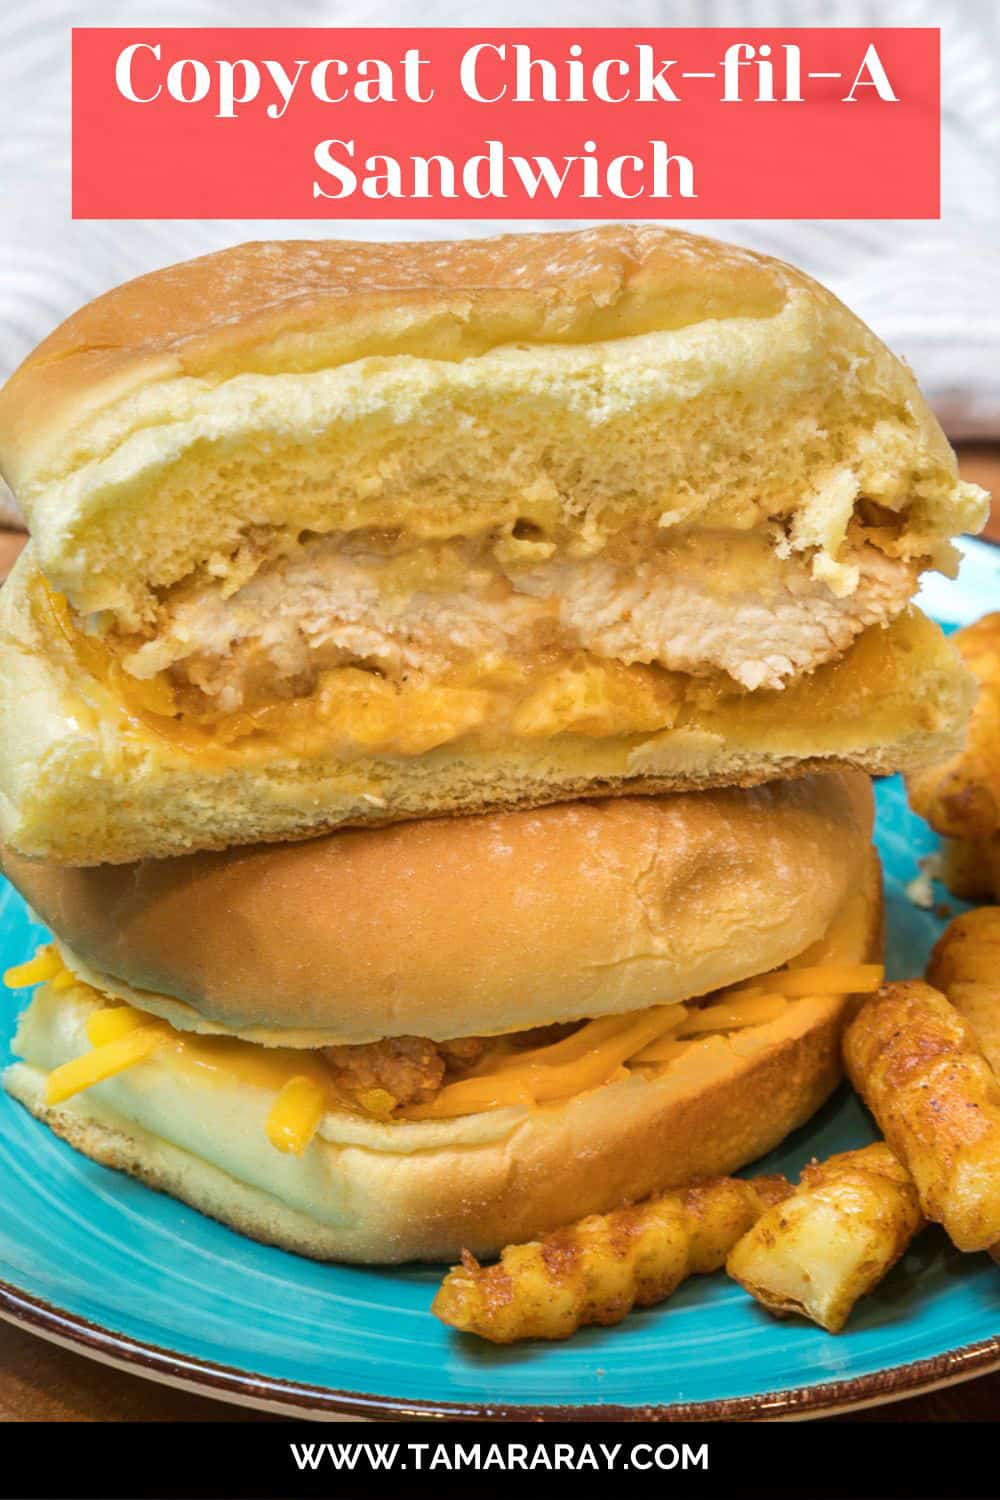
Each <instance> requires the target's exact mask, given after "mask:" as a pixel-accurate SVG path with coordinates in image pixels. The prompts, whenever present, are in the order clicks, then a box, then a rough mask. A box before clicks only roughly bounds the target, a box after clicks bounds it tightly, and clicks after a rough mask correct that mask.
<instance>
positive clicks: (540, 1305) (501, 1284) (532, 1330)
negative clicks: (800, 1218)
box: [432, 1177, 791, 1344]
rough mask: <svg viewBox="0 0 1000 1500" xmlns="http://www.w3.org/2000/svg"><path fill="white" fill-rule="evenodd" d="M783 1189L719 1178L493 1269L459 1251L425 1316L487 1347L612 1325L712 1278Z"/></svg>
mask: <svg viewBox="0 0 1000 1500" xmlns="http://www.w3.org/2000/svg"><path fill="white" fill-rule="evenodd" d="M789 1192H791V1188H790V1186H789V1184H788V1182H787V1181H786V1180H785V1178H784V1177H756V1178H754V1179H753V1180H752V1181H749V1182H746V1181H743V1180H742V1179H741V1178H737V1177H717V1178H714V1179H712V1180H711V1181H709V1182H695V1183H692V1184H691V1185H690V1187H688V1188H685V1189H683V1190H682V1191H680V1192H676V1193H666V1194H664V1195H663V1196H662V1197H659V1198H651V1199H649V1200H647V1201H646V1202H644V1203H637V1204H635V1205H634V1206H631V1207H629V1208H620V1209H616V1210H615V1212H613V1213H609V1214H592V1215H591V1216H590V1217H589V1218H587V1219H581V1220H580V1222H579V1223H577V1224H571V1225H569V1227H568V1228H566V1229H558V1230H556V1231H555V1232H554V1233H553V1234H548V1235H546V1236H545V1238H544V1239H543V1240H536V1241H533V1242H532V1243H530V1244H527V1245H508V1246H507V1248H506V1250H504V1252H503V1255H502V1256H501V1258H500V1260H499V1262H498V1263H497V1264H496V1265H493V1266H481V1265H480V1264H479V1262H478V1261H477V1260H476V1259H475V1257H474V1256H472V1255H469V1254H468V1253H467V1252H466V1253H465V1254H463V1256H462V1264H461V1265H460V1266H454V1267H453V1268H452V1270H450V1271H449V1272H448V1274H447V1276H446V1277H445V1279H444V1281H443V1283H442V1285H441V1287H440V1289H439V1291H438V1294H437V1296H436V1297H435V1298H434V1303H433V1307H432V1311H433V1312H434V1313H435V1314H436V1315H437V1317H439V1318H440V1319H441V1321H442V1322H443V1323H449V1324H450V1325H451V1326H452V1327H453V1328H457V1329H459V1330H460V1331H461V1332H463V1333H475V1334H478V1336H479V1337H480V1338H483V1339H489V1340H490V1342H491V1343H494V1344H512V1343H514V1342H515V1341H516V1340H518V1339H565V1338H569V1336H570V1334H572V1333H575V1332H576V1330H577V1329H578V1328H582V1327H583V1326H584V1324H587V1323H605V1324H607V1323H619V1322H621V1320H622V1318H624V1317H625V1315H626V1313H628V1312H629V1311H630V1310H631V1309H632V1308H633V1307H636V1306H638V1307H648V1306H650V1305H651V1304H652V1303H654V1302H662V1301H663V1300H664V1299H665V1298H667V1297H669V1296H670V1294H671V1293H672V1292H673V1291H675V1290H676V1288H677V1287H678V1286H679V1285H680V1283H681V1282H682V1281H683V1280H684V1279H685V1277H687V1276H690V1275H692V1274H693V1273H694V1272H705V1271H717V1270H718V1269H719V1268H720V1267H721V1266H722V1265H724V1264H725V1260H726V1256H727V1254H728V1253H729V1251H730V1249H731V1248H732V1246H733V1245H734V1244H735V1243H736V1241H737V1240H738V1239H739V1238H740V1237H741V1236H742V1235H743V1234H745V1233H746V1231H747V1230H748V1229H749V1228H750V1226H751V1224H753V1223H754V1221H755V1220H756V1219H757V1218H758V1217H759V1216H760V1214H762V1213H763V1212H764V1211H765V1210H766V1209H768V1208H770V1207H771V1205H772V1204H774V1203H776V1202H778V1201H779V1200H780V1199H781V1198H783V1197H785V1196H786V1195H787V1194H788V1193H789Z"/></svg>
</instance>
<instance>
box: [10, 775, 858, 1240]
mask: <svg viewBox="0 0 1000 1500" xmlns="http://www.w3.org/2000/svg"><path fill="white" fill-rule="evenodd" d="M871 829H872V797H871V790H870V785H869V782H868V780H867V778H866V777H865V776H863V775H860V774H858V773H857V772H834V773H830V774H827V775H805V776H802V777H800V778H796V779H792V780H784V781H779V782H773V783H770V784H767V785H763V786H759V787H755V788H750V789H746V790H718V791H707V792H700V793H687V794H678V795H675V796H669V797H648V798H647V797H639V798H623V799H614V800H594V801H579V802H576V803H572V804H567V805H562V806H550V807H545V808H542V809H538V810H522V811H518V812H509V813H494V814H487V815H482V816H478V817H467V818H461V819H437V820H426V821H422V822H411V823H400V824H397V825H393V826H390V827H385V828H381V829H370V830H359V831H342V832H338V833H334V834H330V835H326V836H325V837H323V838H320V839H315V840H310V841H304V842H299V843H290V844H284V845H273V846H256V847H252V848H246V849H234V850H231V851H228V852H225V853H198V854H194V855H187V856H183V857H180V858H176V859H168V860H150V861H146V862H143V863H140V864H136V865H131V866H128V865H103V866H100V867H90V868H76V869H73V868H68V867H60V866H56V865H53V864H45V863H42V862H38V861H32V860H26V859H23V858H21V857H20V856H18V855H16V854H14V853H13V852H11V851H9V850H8V851H7V853H6V855H5V858H4V869H5V872H6V874H7V875H8V876H9V878H10V879H11V880H12V881H13V882H14V883H15V884H16V885H17V887H18V888H19V889H20V891H21V892H22V894H23V895H24V897H25V898H26V899H27V901H28V902H29V903H30V904H31V906H32V907H33V908H34V909H35V911H36V912H37V913H38V914H39V916H40V917H41V918H42V920H43V921H44V922H45V923H46V924H47V925H48V926H49V928H50V929H51V931H52V933H53V935H54V943H53V945H52V946H50V947H48V948H45V949H43V950H42V951H41V952H40V954H39V956H38V957H37V958H36V959H35V960H33V961H32V962H30V963H28V964H27V965H26V966H24V967H22V968H20V969H18V970H15V971H12V972H11V973H10V974H9V975H8V976H7V978H8V983H9V984H11V985H14V986H25V985H29V984H38V985H39V986H40V987H39V988H38V989H36V991H35V994H34V997H33V999H32V1001H31V1004H30V1005H29V1006H28V1008H27V1010H26V1011H25V1012H24V1014H23V1016H22V1017H21V1021H20V1025H19V1029H18V1032H17V1036H16V1039H15V1042H14V1053H15V1056H16V1057H17V1059H18V1061H16V1062H15V1063H14V1064H13V1065H12V1066H11V1067H9V1068H8V1069H7V1071H6V1073H5V1075H4V1083H5V1086H6V1088H7V1089H8V1091H9V1092H10V1093H11V1094H13V1095H14V1097H15V1098H17V1099H19V1100H20V1101H21V1102H22V1103H23V1104H24V1105H26V1106H27V1108H28V1109H30V1110H31V1111H32V1112H33V1113H34V1114H36V1115H38V1116H39V1117H40V1118H41V1119H43V1120H45V1121H46V1122H47V1123H48V1124H49V1125H50V1126H51V1127H52V1128H53V1129H54V1130H55V1131H57V1132H58V1133H59V1134H60V1135H62V1136H64V1137H66V1139H68V1140H69V1141H71V1142H72V1143H73V1145H74V1146H76V1147H77V1148H78V1149H80V1150H81V1151H84V1152H86V1153H87V1154H88V1155H90V1156H92V1157H94V1158H96V1160H98V1161H100V1162H104V1163H106V1164H108V1165H111V1166H115V1167H119V1168H121V1169H123V1170H125V1171H127V1172H131V1173H133V1174H134V1175H136V1176H138V1177H140V1178H142V1179H143V1180H144V1181H146V1182H149V1183H151V1184H152V1185H153V1186H155V1187H158V1188H161V1189H164V1190H165V1191H167V1192H170V1193H173V1194H175V1195H176V1196H177V1197H179V1198H182V1199H184V1200H185V1201H186V1202H188V1203H190V1204H193V1205H194V1206H196V1207H197V1208H200V1209H202V1210H203V1211H205V1212H207V1213H209V1214H212V1215H214V1216H216V1217H217V1218H219V1219H222V1220H224V1221H225V1222H227V1223H229V1224H231V1225H233V1226H235V1227H236V1228H238V1229H240V1230H242V1231H243V1232H244V1233H247V1234H250V1235H253V1236H255V1237H257V1238H259V1239H262V1240H265V1241H269V1242H271V1243H275V1244H278V1245H282V1246H285V1247H287V1248H289V1249H293V1250H297V1251H300V1252H302V1253H304V1254H307V1255H313V1256H318V1257H321V1258H327V1257H329V1258H337V1259H343V1260H356V1261H371V1262H392V1261H402V1260H408V1259H411V1258H425V1259H437V1258H442V1257H455V1256H457V1255H458V1253H459V1252H460V1251H461V1250H463V1249H466V1250H471V1251H475V1252H477V1253H485V1252H490V1251H493V1250H497V1249H499V1248H500V1247H501V1246H503V1245H505V1244H507V1243H509V1242H511V1241H516V1240H523V1239H529V1238H531V1237H533V1236H534V1235H536V1234H539V1233H543V1232H545V1231H547V1230H549V1229H552V1228H554V1227H556V1226H558V1225H561V1224H565V1223H567V1222H568V1221H570V1220H572V1219H575V1218H577V1217H579V1216H580V1215H581V1214H586V1213H591V1212H599V1211H604V1210H607V1209H611V1208H617V1207H619V1206H620V1205H621V1204H623V1203H626V1202H631V1201H635V1200H637V1199H640V1198H642V1197H644V1196H645V1195H646V1194H648V1193H650V1192H653V1191H656V1190H659V1189H663V1188H667V1187H671V1186H674V1185H678V1184H683V1183H686V1182H688V1181H690V1180H691V1179H692V1178H698V1177H704V1176H711V1175H713V1174H716V1173H721V1172H729V1171H732V1170H733V1169H735V1168H737V1167H739V1166H741V1165H742V1164H743V1163H745V1162H748V1161H750V1160H752V1159H753V1158H755V1157H757V1156H759V1155H760V1154H761V1153H762V1152H764V1151H767V1150H769V1149H770V1148H771V1147H772V1146H774V1145H776V1144H777V1143H778V1142H779V1141H780V1140H781V1139H782V1138H783V1137H784V1136H785V1135H786V1134H787V1133H788V1131H790V1130H791V1129H793V1128H794V1127H796V1126H798V1125H800V1124H801V1123H803V1122H804V1121H805V1120H806V1119H807V1118H808V1117H809V1116H810V1115H811V1114H812V1113H813V1111H814V1110H815V1109H816V1108H817V1107H818V1106H819V1105H820V1104H821V1103H822V1102H823V1101H824V1100H825V1099H826V1097H827V1096H828V1094H829V1093H830V1092H831V1090H832V1088H833V1087H834V1084H835V1083H836V1081H837V1078H838V1076H839V1070H840V1064H839V1038H840V1032H841V1029H842V1023H843V1020H844V1018H845V1011H846V1010H847V1009H848V999H849V996H850V995H851V994H853V993H861V992H867V991H869V990H870V989H872V988H873V987H874V986H875V985H876V984H877V982H878V980H879V977H880V975H881V968H880V967H879V965H878V963H877V962H872V960H877V959H878V957H879V954H880V943H881V887H880V877H879V868H878V861H877V859H876V857H875V855H874V852H873V850H872V848H871Z"/></svg>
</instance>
